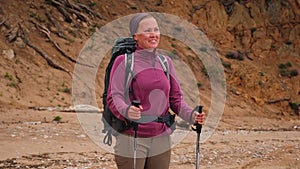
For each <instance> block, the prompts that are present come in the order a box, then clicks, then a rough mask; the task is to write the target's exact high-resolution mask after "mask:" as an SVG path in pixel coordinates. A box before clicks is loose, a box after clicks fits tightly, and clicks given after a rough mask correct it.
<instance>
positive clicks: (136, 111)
mask: <svg viewBox="0 0 300 169" xmlns="http://www.w3.org/2000/svg"><path fill="white" fill-rule="evenodd" d="M142 110H143V108H142V106H140V107H135V106H130V107H129V109H128V113H127V115H128V118H129V120H139V119H140V118H141V116H142V115H141V111H142Z"/></svg>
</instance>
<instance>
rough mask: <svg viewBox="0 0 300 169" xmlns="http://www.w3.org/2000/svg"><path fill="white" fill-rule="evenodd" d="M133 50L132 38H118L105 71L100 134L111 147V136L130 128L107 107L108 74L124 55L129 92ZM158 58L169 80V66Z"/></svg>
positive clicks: (165, 60)
mask: <svg viewBox="0 0 300 169" xmlns="http://www.w3.org/2000/svg"><path fill="white" fill-rule="evenodd" d="M135 50H136V41H135V40H134V39H133V38H132V37H122V38H118V39H117V40H115V42H114V46H113V48H112V52H111V58H110V61H109V63H108V65H107V67H106V70H105V77H104V92H103V94H102V103H103V113H102V122H103V124H104V129H103V130H102V133H106V136H105V137H104V139H103V143H104V144H108V145H111V144H112V135H116V134H117V133H120V132H122V131H124V130H127V129H129V128H130V127H132V125H131V123H130V122H129V121H122V120H119V119H118V118H116V117H115V116H114V114H113V113H112V112H111V110H110V109H109V108H108V106H107V103H106V99H107V90H108V86H109V80H110V72H111V69H112V66H113V63H114V61H115V60H116V58H117V57H118V56H120V55H123V54H125V69H126V72H125V75H124V76H125V84H124V89H125V90H126V91H129V90H128V86H129V84H128V83H129V82H130V79H132V78H133V77H134V71H133V67H134V66H133V63H134V51H135ZM158 56H159V57H158V58H159V61H160V62H161V65H162V67H163V70H164V72H165V74H166V75H167V77H168V79H169V65H168V62H167V59H166V58H165V57H164V56H163V55H160V54H159V55H158ZM173 120H174V119H173ZM114 131H115V132H114Z"/></svg>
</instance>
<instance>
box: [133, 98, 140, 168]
mask: <svg viewBox="0 0 300 169" xmlns="http://www.w3.org/2000/svg"><path fill="white" fill-rule="evenodd" d="M132 105H133V106H135V107H140V101H138V100H134V101H133V102H132ZM133 130H134V140H133V149H134V150H133V169H136V152H137V130H138V123H137V122H133Z"/></svg>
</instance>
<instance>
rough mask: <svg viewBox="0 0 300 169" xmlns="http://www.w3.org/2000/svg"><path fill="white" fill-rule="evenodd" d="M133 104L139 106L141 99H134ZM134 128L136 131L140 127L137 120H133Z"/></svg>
mask: <svg viewBox="0 0 300 169" xmlns="http://www.w3.org/2000/svg"><path fill="white" fill-rule="evenodd" d="M131 104H132V105H133V106H135V107H138V108H139V107H140V104H141V102H140V101H139V100H133V101H132V103H131ZM133 129H134V131H137V129H138V123H137V122H134V121H133Z"/></svg>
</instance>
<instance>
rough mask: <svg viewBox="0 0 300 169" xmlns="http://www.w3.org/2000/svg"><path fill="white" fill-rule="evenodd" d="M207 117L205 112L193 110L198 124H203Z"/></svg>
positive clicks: (194, 118) (195, 121)
mask: <svg viewBox="0 0 300 169" xmlns="http://www.w3.org/2000/svg"><path fill="white" fill-rule="evenodd" d="M205 117H206V114H205V112H202V113H201V114H200V113H199V112H197V111H194V112H193V120H194V123H198V124H201V125H203V124H204V122H205Z"/></svg>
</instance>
